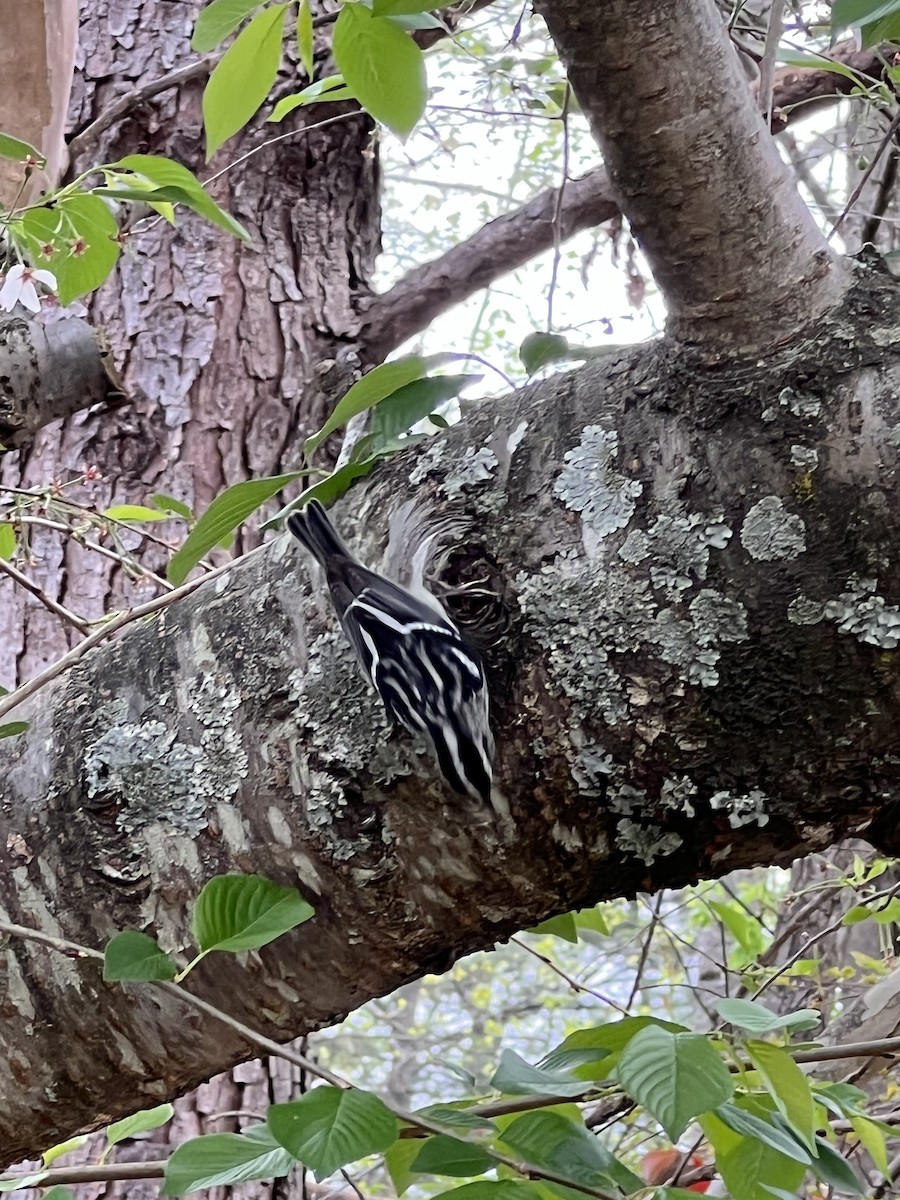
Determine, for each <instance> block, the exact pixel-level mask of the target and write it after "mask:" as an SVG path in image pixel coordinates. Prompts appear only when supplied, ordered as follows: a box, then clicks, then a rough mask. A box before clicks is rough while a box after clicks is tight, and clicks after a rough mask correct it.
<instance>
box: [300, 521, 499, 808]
mask: <svg viewBox="0 0 900 1200" xmlns="http://www.w3.org/2000/svg"><path fill="white" fill-rule="evenodd" d="M287 525H288V528H289V529H290V531H291V533H292V534H293V535H294V537H296V538H297V539H298V540H299V541H300V542H301V543H302V544H303V545H304V546H305V547H306V549H307V550H309V551H310V553H311V554H312V555H313V556H314V557H315V558H316V559H317V560H318V562H319V563H320V564H321V566H322V568H323V570H324V572H325V579H326V581H327V583H328V589H329V591H330V593H331V602H332V604H333V605H334V609H335V612H336V613H337V615H338V619H339V620H340V622H341V625H342V627H343V630H344V633H345V634H346V635H347V638H348V640H349V642H350V645H351V646H352V647H353V649H354V651H355V653H356V657H357V659H358V661H359V665H360V668H361V670H362V672H363V674H364V675H365V677H366V679H367V680H368V681H369V682H370V683H371V684H372V685H373V686H374V687H375V688H376V689H377V691H378V693H379V695H380V696H381V699H382V702H383V703H384V707H385V708H386V709H387V712H388V715H389V716H390V717H392V718H393V719H394V720H395V721H397V722H399V724H401V725H402V726H403V727H404V728H405V729H408V730H409V731H410V732H411V733H421V734H424V735H425V737H426V738H427V739H428V741H429V743H430V745H431V747H432V750H433V751H434V754H435V757H436V758H437V761H438V765H439V766H440V768H441V773H442V774H443V776H444V778H445V779H446V780H447V782H448V783H449V784H450V786H451V787H452V788H453V789H454V790H455V791H457V792H461V793H468V795H470V796H474V797H475V798H477V799H481V800H483V801H485V802H486V803H487V802H489V801H490V798H491V759H492V757H493V750H494V743H493V738H492V737H491V731H490V727H489V725H488V689H487V682H486V680H485V677H484V668H483V667H482V665H481V660H480V658H479V657H478V654H477V653H476V652H475V651H474V650H472V649H471V648H470V647H469V646H467V645H466V643H465V642H464V641H463V639H462V637H461V636H460V632H459V630H458V629H457V628H456V626H455V625H454V624H453V622H452V621H451V620H450V618H449V617H448V616H447V614H446V612H445V611H444V609H443V606H442V605H441V604H440V602H439V601H438V600H437V599H436V598H435V597H434V596H432V594H431V593H430V592H428V591H426V589H425V588H424V587H417V588H416V589H415V590H410V589H408V588H405V587H401V586H400V585H399V584H397V583H394V582H392V581H391V580H390V579H387V578H386V577H385V576H384V575H379V574H378V573H377V572H376V571H370V570H369V569H368V567H364V566H363V565H362V563H360V562H358V561H357V560H356V559H355V558H354V557H353V555H352V554H351V553H350V551H349V550H348V549H347V547H346V546H345V545H344V543H343V542H342V541H341V539H340V538H339V537H338V535H337V533H336V532H335V529H334V527H333V526H332V524H331V522H330V521H329V519H328V517H327V516H326V515H325V510H324V509H323V508H322V506H321V504H319V503H318V502H317V501H315V500H311V501H310V502H309V504H307V505H306V507H305V508H304V509H302V510H301V511H300V512H296V513H292V514H291V515H290V516H289V517H288V520H287Z"/></svg>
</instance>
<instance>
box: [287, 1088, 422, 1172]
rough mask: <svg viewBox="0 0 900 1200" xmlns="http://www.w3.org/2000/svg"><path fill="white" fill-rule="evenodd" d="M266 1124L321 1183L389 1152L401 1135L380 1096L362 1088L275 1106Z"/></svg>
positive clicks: (318, 1092)
mask: <svg viewBox="0 0 900 1200" xmlns="http://www.w3.org/2000/svg"><path fill="white" fill-rule="evenodd" d="M268 1122H269V1128H270V1129H271V1130H272V1133H273V1135H274V1137H275V1138H276V1140H277V1141H278V1143H279V1144H280V1145H282V1146H284V1148H285V1149H286V1150H288V1151H289V1152H290V1153H291V1154H293V1156H294V1157H295V1158H296V1159H298V1160H299V1161H301V1162H303V1163H304V1164H305V1165H306V1166H307V1167H309V1168H310V1169H311V1170H312V1171H314V1172H315V1175H316V1178H317V1179H324V1178H325V1177H326V1176H327V1175H331V1174H333V1172H335V1171H336V1170H338V1168H339V1167H344V1166H346V1165H347V1163H351V1162H355V1161H356V1160H357V1159H359V1158H364V1157H365V1156H366V1155H367V1154H376V1153H377V1152H379V1151H383V1150H387V1148H388V1147H389V1146H392V1145H393V1144H394V1142H395V1141H396V1139H397V1133H398V1126H397V1119H396V1117H395V1116H394V1115H393V1113H392V1112H390V1110H389V1109H387V1108H386V1107H385V1106H384V1104H383V1103H382V1102H381V1100H379V1099H378V1097H377V1096H373V1095H372V1094H371V1092H363V1091H360V1090H359V1089H358V1088H335V1087H324V1086H323V1087H317V1088H313V1090H312V1091H311V1092H307V1094H306V1095H305V1096H303V1097H302V1099H300V1100H294V1101H292V1102H291V1103H290V1104H273V1105H272V1107H271V1108H270V1109H269V1114H268Z"/></svg>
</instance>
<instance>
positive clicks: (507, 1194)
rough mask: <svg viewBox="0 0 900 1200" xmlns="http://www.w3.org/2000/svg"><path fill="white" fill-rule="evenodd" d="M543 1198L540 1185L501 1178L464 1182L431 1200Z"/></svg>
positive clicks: (531, 1199)
mask: <svg viewBox="0 0 900 1200" xmlns="http://www.w3.org/2000/svg"><path fill="white" fill-rule="evenodd" d="M451 1197H452V1200H543V1194H542V1190H541V1188H540V1187H538V1186H537V1185H536V1184H533V1183H526V1182H525V1180H519V1179H501V1180H500V1181H499V1182H498V1183H494V1182H493V1181H492V1180H489V1179H484V1180H478V1181H477V1182H476V1183H464V1184H463V1185H462V1186H461V1187H457V1188H453V1189H452V1191H449V1192H439V1193H438V1194H437V1195H436V1196H432V1198H431V1200H451Z"/></svg>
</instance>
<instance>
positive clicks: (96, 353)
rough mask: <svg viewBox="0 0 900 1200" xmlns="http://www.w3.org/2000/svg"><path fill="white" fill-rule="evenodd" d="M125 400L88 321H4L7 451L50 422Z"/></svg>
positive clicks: (0, 348) (2, 403)
mask: <svg viewBox="0 0 900 1200" xmlns="http://www.w3.org/2000/svg"><path fill="white" fill-rule="evenodd" d="M121 399H122V393H121V392H120V391H119V388H118V385H117V383H116V382H115V380H114V376H113V373H112V369H111V364H110V363H109V361H108V359H107V357H106V353H105V351H104V348H103V345H102V342H101V340H100V337H99V335H98V333H97V331H96V330H94V329H91V327H90V325H88V323H87V322H86V321H82V320H80V319H78V318H72V319H70V320H68V321H56V322H54V323H53V324H50V325H43V324H40V323H39V322H37V321H28V320H24V319H22V318H19V317H6V319H5V320H3V321H0V445H3V446H4V447H5V448H6V449H7V450H15V449H18V448H19V447H20V446H23V445H25V444H26V443H27V442H29V441H31V439H32V438H33V437H34V435H35V433H36V432H37V431H38V429H41V428H42V427H43V426H44V425H48V424H49V423H50V422H51V421H57V420H59V419H60V418H61V417H69V416H71V415H72V414H73V413H76V412H80V411H81V410H82V409H85V408H90V407H91V406H92V405H94V404H100V403H102V402H104V401H107V402H110V401H112V402H118V401H120V400H121Z"/></svg>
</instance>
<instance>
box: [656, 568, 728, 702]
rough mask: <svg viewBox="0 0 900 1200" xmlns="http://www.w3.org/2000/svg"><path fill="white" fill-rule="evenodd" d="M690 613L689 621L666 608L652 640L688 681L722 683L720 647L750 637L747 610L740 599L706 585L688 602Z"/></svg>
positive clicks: (664, 657) (701, 684) (707, 683)
mask: <svg viewBox="0 0 900 1200" xmlns="http://www.w3.org/2000/svg"><path fill="white" fill-rule="evenodd" d="M688 614H689V617H690V620H687V621H685V620H682V619H681V618H680V617H678V616H677V614H676V613H675V612H674V611H673V610H672V609H669V608H667V609H664V610H663V611H662V612H661V613H660V614H659V615H658V617H657V618H656V623H655V627H654V636H653V639H652V640H653V641H655V642H656V643H657V645H658V646H659V648H660V654H661V656H662V658H663V659H664V660H665V661H666V662H668V663H672V665H673V666H677V667H678V668H679V672H680V674H681V677H682V679H684V680H685V682H687V683H694V684H699V685H700V686H701V687H714V686H715V685H716V684H717V683H718V682H719V672H718V671H717V670H716V664H717V663H718V661H719V659H720V658H721V651H720V650H719V647H720V646H721V645H723V644H725V643H728V642H743V641H746V640H747V637H748V633H747V611H746V609H745V608H744V606H743V604H741V603H740V602H739V601H738V600H731V599H729V598H728V597H727V596H723V595H721V594H720V593H719V592H717V591H714V590H713V589H712V588H703V590H702V591H700V592H698V594H697V595H696V596H695V597H694V599H693V600H692V601H691V603H690V604H689V605H688Z"/></svg>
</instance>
